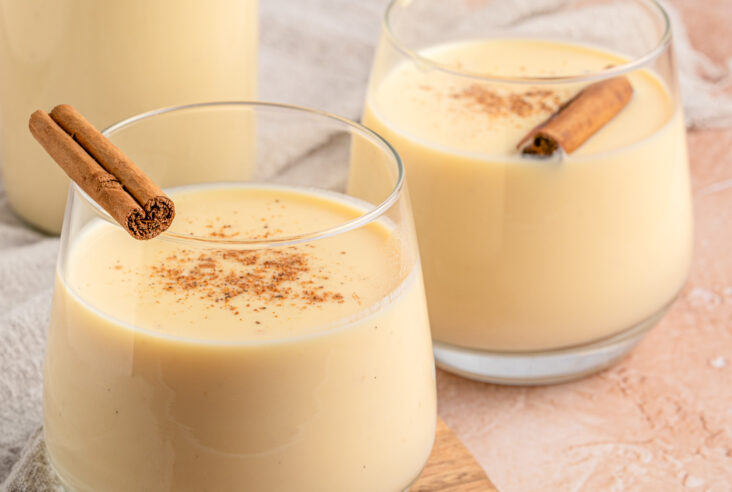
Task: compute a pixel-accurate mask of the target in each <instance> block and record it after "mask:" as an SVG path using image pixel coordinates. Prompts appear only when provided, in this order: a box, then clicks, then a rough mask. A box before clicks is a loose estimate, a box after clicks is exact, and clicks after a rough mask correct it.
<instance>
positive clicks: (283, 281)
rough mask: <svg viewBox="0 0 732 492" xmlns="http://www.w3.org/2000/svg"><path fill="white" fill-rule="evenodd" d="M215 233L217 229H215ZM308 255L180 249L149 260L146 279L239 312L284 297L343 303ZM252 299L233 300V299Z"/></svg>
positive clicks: (293, 250)
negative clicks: (155, 262)
mask: <svg viewBox="0 0 732 492" xmlns="http://www.w3.org/2000/svg"><path fill="white" fill-rule="evenodd" d="M217 232H218V231H217ZM311 259H312V256H311V254H310V253H307V252H305V251H304V248H298V247H296V246H290V247H288V248H286V249H261V250H224V249H221V250H212V251H205V252H200V251H196V250H181V251H179V252H178V253H177V254H174V255H171V256H168V257H167V258H166V259H165V261H164V262H163V263H162V264H159V265H153V266H152V267H151V269H150V274H149V278H150V281H151V283H152V284H153V285H160V286H161V287H162V288H163V289H164V290H165V291H167V292H171V293H175V294H176V296H177V299H178V302H185V301H186V300H187V299H189V298H190V297H192V296H195V297H198V298H199V299H202V300H206V301H208V302H210V304H209V305H208V307H209V308H224V309H228V310H230V311H231V312H232V313H233V314H235V315H239V314H240V311H241V310H242V309H245V308H248V309H249V310H250V311H253V312H260V311H264V310H266V309H267V307H266V306H263V305H262V304H264V303H272V304H274V305H275V306H281V305H282V303H283V302H284V301H294V300H297V301H299V302H298V304H301V305H302V308H307V307H308V306H314V305H318V304H323V303H326V302H335V303H339V304H340V303H343V302H345V301H344V297H343V295H342V294H340V293H337V292H332V291H329V290H327V289H326V288H325V286H324V285H321V283H322V281H323V280H327V279H328V276H327V275H325V274H324V273H323V272H321V271H316V270H315V269H314V268H312V267H311ZM240 297H242V298H244V299H245V300H246V301H255V303H256V304H258V305H255V306H252V304H251V302H247V304H246V305H245V306H242V305H241V303H239V304H235V303H233V302H232V301H234V300H235V299H237V298H240Z"/></svg>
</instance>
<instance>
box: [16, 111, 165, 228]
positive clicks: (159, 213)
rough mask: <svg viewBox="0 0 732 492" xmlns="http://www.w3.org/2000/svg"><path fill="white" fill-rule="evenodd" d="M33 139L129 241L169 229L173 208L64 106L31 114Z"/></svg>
mask: <svg viewBox="0 0 732 492" xmlns="http://www.w3.org/2000/svg"><path fill="white" fill-rule="evenodd" d="M28 127H29V128H30V131H31V133H32V134H33V136H34V137H35V139H36V140H38V142H39V143H40V144H41V145H42V146H43V148H44V149H46V152H48V154H49V155H50V156H51V157H53V160H55V161H56V163H57V164H58V165H59V166H61V168H62V169H63V170H64V171H65V172H66V174H67V175H68V176H69V178H71V179H72V180H73V181H74V182H75V183H76V184H78V185H79V187H80V188H81V189H82V190H84V191H85V192H86V194H87V195H89V196H90V197H91V199H92V200H94V201H95V202H97V203H98V204H99V205H100V206H101V207H102V208H103V209H104V210H106V211H107V212H108V213H109V215H111V216H112V217H113V218H114V220H116V221H117V222H118V223H119V224H120V225H121V226H122V227H124V228H125V229H126V230H127V232H129V233H130V235H131V236H132V237H134V238H135V239H152V238H154V237H155V236H157V235H158V234H160V233H161V232H163V231H165V230H166V229H167V228H168V227H170V224H171V222H173V218H174V217H175V206H174V204H173V201H172V200H171V199H170V198H168V197H167V196H166V195H165V193H163V190H161V189H160V187H159V186H158V185H156V184H155V183H154V182H153V181H152V180H151V179H150V178H149V177H148V176H147V175H146V174H145V173H143V172H142V170H141V169H140V168H139V167H137V166H136V165H135V163H134V162H132V161H131V160H130V159H129V158H128V157H127V156H125V155H124V153H123V152H122V151H121V150H119V149H118V148H117V147H115V146H114V144H112V142H110V141H109V139H107V138H106V137H105V136H104V135H102V134H101V132H99V131H98V130H97V129H96V128H94V126H92V124H91V123H89V122H88V121H87V120H86V119H85V118H84V117H83V116H82V115H81V114H79V113H78V112H77V111H76V110H75V109H74V108H73V107H71V106H69V105H68V104H61V105H59V106H56V107H55V108H53V110H51V114H50V115H49V114H48V113H46V112H45V111H42V110H40V109H39V110H38V111H35V112H34V113H33V114H32V115H31V117H30V121H29V123H28Z"/></svg>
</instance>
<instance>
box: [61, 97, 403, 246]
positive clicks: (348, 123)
mask: <svg viewBox="0 0 732 492" xmlns="http://www.w3.org/2000/svg"><path fill="white" fill-rule="evenodd" d="M224 107H233V108H252V109H257V108H264V109H278V110H284V111H292V112H297V113H300V114H310V115H317V116H319V117H323V118H325V119H328V120H332V121H335V122H337V123H338V124H341V125H344V126H345V127H348V128H350V130H351V131H352V133H353V131H355V132H356V133H357V134H360V135H362V136H364V137H365V138H368V139H370V140H371V141H372V142H375V143H376V144H378V145H379V146H380V147H381V149H382V150H383V151H384V152H385V153H386V154H388V155H390V156H391V158H392V159H393V160H394V163H395V164H396V166H397V179H396V183H395V184H394V186H393V188H392V189H391V191H390V192H389V194H388V195H387V196H386V198H385V199H384V200H382V201H381V202H380V203H378V204H375V205H373V206H372V207H371V208H368V209H367V210H365V211H364V212H363V213H362V214H360V215H359V216H358V217H355V218H353V219H350V220H346V221H344V222H342V223H340V224H337V225H335V226H333V227H329V228H326V229H320V230H315V231H309V232H304V233H301V234H294V235H285V236H280V237H274V238H266V239H231V238H214V237H210V236H200V235H190V234H183V233H179V232H174V231H171V230H170V229H168V230H166V231H164V232H162V233H161V234H160V235H159V236H157V237H155V238H153V239H161V240H166V241H172V242H177V243H193V244H195V245H197V246H199V247H206V246H208V247H236V246H243V247H248V248H247V249H251V248H267V247H281V246H291V245H295V244H302V243H307V242H312V241H317V240H320V239H325V238H329V237H333V236H337V235H339V234H343V233H345V232H348V231H352V230H354V229H358V228H360V227H363V226H365V225H367V224H370V223H372V222H374V221H376V220H377V219H378V218H379V217H381V216H382V215H384V214H385V213H386V212H387V211H388V210H389V209H390V208H391V206H392V205H394V203H395V202H396V201H397V200H398V199H399V197H400V196H401V194H402V192H403V188H404V164H403V162H402V160H401V157H399V154H398V153H397V151H396V150H395V149H394V147H393V146H392V145H391V144H390V143H389V142H388V141H387V140H386V139H385V138H384V137H382V136H381V135H379V134H378V133H376V132H375V131H373V130H371V129H369V128H367V127H366V126H364V125H362V124H360V123H357V122H355V121H352V120H349V119H348V118H344V117H342V116H338V115H336V114H334V113H330V112H328V111H323V110H319V109H314V108H308V107H305V106H298V105H294V104H286V103H275V102H266V101H211V102H200V103H192V104H180V105H175V106H167V107H163V108H159V109H154V110H151V111H146V112H144V113H139V114H136V115H134V116H130V117H129V118H125V119H123V120H121V121H118V122H117V123H113V124H112V125H110V126H108V127H107V128H105V129H104V130H102V134H103V135H104V136H105V137H110V136H112V135H114V134H115V133H116V132H117V131H120V130H123V129H125V128H126V127H128V126H130V125H133V124H135V123H138V122H140V121H144V120H147V119H149V118H153V117H156V116H161V115H165V114H170V113H175V112H178V111H186V110H193V109H200V108H224ZM71 186H72V188H71V189H72V190H73V191H74V192H76V193H78V194H79V196H81V197H82V198H83V199H84V200H85V201H86V202H87V203H88V204H89V205H90V206H91V207H92V208H93V209H94V210H95V212H96V213H97V215H99V216H100V217H101V218H102V219H104V220H106V221H107V222H109V223H110V224H112V225H113V226H115V227H118V228H120V229H122V226H121V225H119V224H118V223H117V222H116V221H115V220H114V219H113V218H112V217H111V215H109V213H107V211H105V210H104V209H103V208H102V207H101V206H100V205H99V204H98V203H96V202H95V201H94V200H92V199H91V197H89V195H87V193H86V192H85V191H84V190H82V189H81V187H79V185H77V184H76V183H75V182H74V181H71ZM295 189H296V188H295ZM173 222H175V219H174V220H173Z"/></svg>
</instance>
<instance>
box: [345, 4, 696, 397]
mask: <svg viewBox="0 0 732 492" xmlns="http://www.w3.org/2000/svg"><path fill="white" fill-rule="evenodd" d="M363 121H364V124H365V125H366V126H368V127H370V128H372V129H374V130H375V131H377V132H378V133H379V134H381V135H383V136H384V137H385V138H386V139H387V140H389V141H390V142H391V143H392V145H394V147H395V148H396V150H397V152H399V154H400V155H401V156H402V159H403V160H404V164H405V167H406V169H407V175H408V183H409V188H410V193H411V197H412V205H413V207H414V214H415V222H416V227H417V235H418V238H419V247H420V252H421V257H422V262H423V263H422V266H423V271H424V278H425V287H426V292H427V301H428V307H429V314H430V321H431V327H432V336H433V341H434V345H435V356H436V360H437V363H438V364H439V365H440V366H442V367H444V368H445V369H447V370H449V371H453V372H455V373H457V374H461V375H464V376H466V377H469V378H473V379H477V380H483V381H492V382H498V383H506V384H542V383H553V382H559V381H564V380H568V379H572V378H576V377H580V376H582V375H586V374H589V373H592V372H594V371H597V370H599V369H601V368H604V367H607V366H608V365H610V364H612V363H613V362H614V361H616V360H618V359H619V358H620V357H622V356H623V355H624V354H626V353H627V352H628V351H630V350H631V349H632V348H633V346H635V344H637V343H638V342H639V341H640V340H641V338H642V337H643V335H644V334H645V333H646V331H647V330H648V329H649V328H650V327H651V326H653V325H654V324H655V323H656V322H657V321H658V320H659V319H660V318H661V317H662V316H663V314H664V313H665V311H666V310H667V309H668V308H669V306H670V304H671V303H672V302H673V300H674V299H675V297H676V295H677V293H678V292H679V290H680V289H681V287H682V285H683V283H684V281H685V278H686V275H687V270H688V267H689V260H690V255H691V239H692V213H691V200H690V190H689V172H688V164H687V154H686V142H685V129H684V118H683V114H682V108H681V105H680V103H679V91H678V83H677V74H676V69H675V66H674V57H673V52H672V43H671V33H670V26H669V20H668V16H667V15H666V12H665V11H664V10H663V8H662V7H661V6H660V5H659V4H658V3H656V2H654V1H647V0H621V1H616V0H613V1H609V0H581V1H574V0H550V1H548V2H525V1H520V0H455V1H452V2H444V1H440V0H412V1H409V2H405V1H400V0H395V1H393V2H392V3H391V5H390V6H389V7H388V9H387V11H386V15H385V18H384V23H383V29H382V35H381V40H380V43H379V47H378V50H377V53H376V56H375V61H374V65H373V69H372V73H371V79H370V85H369V90H368V95H367V100H366V107H365V112H364V117H363ZM353 173H354V178H353V180H352V182H353V188H352V191H353V192H356V191H357V190H359V189H362V188H367V187H368V186H369V183H368V180H369V179H370V177H372V176H373V177H374V178H376V177H378V176H376V175H373V173H370V172H369V170H368V169H366V170H364V171H363V172H361V171H360V170H359V169H358V168H357V167H356V166H354V168H353Z"/></svg>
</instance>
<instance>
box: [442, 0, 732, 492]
mask: <svg viewBox="0 0 732 492" xmlns="http://www.w3.org/2000/svg"><path fill="white" fill-rule="evenodd" d="M673 3H674V4H675V5H676V6H678V7H679V8H680V9H681V10H682V12H683V14H684V20H685V21H686V23H687V26H688V29H689V33H690V36H691V39H692V42H693V43H694V45H695V47H697V49H700V50H702V51H704V52H705V53H707V54H708V55H709V56H710V57H711V58H712V59H714V60H717V61H721V60H722V59H723V58H725V57H728V56H730V55H732V33H731V32H730V28H729V27H728V26H729V21H730V18H732V2H731V1H729V0H710V1H708V2H696V1H692V0H677V1H674V2H673ZM689 152H690V158H691V169H692V177H693V179H692V186H693V193H694V206H695V221H696V222H695V258H694V262H693V265H692V270H691V273H690V277H689V281H688V283H687V285H686V287H685V288H684V290H683V292H682V295H681V297H680V299H679V300H678V301H677V302H676V304H675V305H674V306H673V308H672V309H671V311H670V312H669V313H668V315H667V316H666V317H665V318H664V319H663V321H661V323H660V324H659V325H658V326H656V327H655V328H654V329H653V330H652V331H651V332H650V334H649V335H648V336H647V337H646V339H645V340H644V341H643V342H642V343H641V344H640V345H639V346H638V347H637V348H636V349H635V351H634V352H633V353H632V354H631V355H630V356H629V357H627V358H626V359H625V360H623V361H622V362H621V363H620V364H618V365H616V366H615V367H613V368H611V369H608V370H606V371H604V372H602V373H600V374H597V375H595V376H592V377H589V378H586V379H584V380H581V381H577V382H573V383H568V384H563V385H558V386H551V387H532V388H511V387H501V386H495V385H490V384H482V383H476V382H472V381H468V380H465V379H462V378H460V377H457V376H453V375H451V374H448V373H446V372H444V371H438V392H439V401H440V409H439V413H440V415H441V416H442V418H443V419H444V420H445V422H446V423H447V424H448V425H449V426H450V427H451V428H452V429H453V430H454V431H455V433H456V434H457V435H458V437H459V438H460V439H461V440H462V441H463V442H464V443H465V444H466V446H467V447H468V448H469V449H470V450H471V451H472V452H473V453H474V455H475V457H476V459H477V460H478V462H479V463H480V464H481V465H482V466H483V467H484V468H485V469H486V470H487V472H488V475H489V477H490V478H491V480H492V481H493V482H494V483H495V485H496V486H497V487H498V489H499V490H501V491H502V492H514V491H521V492H524V491H534V490H542V491H544V490H562V491H564V490H567V491H595V490H603V491H605V490H608V491H625V490H641V491H646V490H648V491H656V490H663V491H676V490H693V491H697V490H698V491H710V492H722V491H732V129H723V130H707V131H700V132H692V133H690V134H689Z"/></svg>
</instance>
